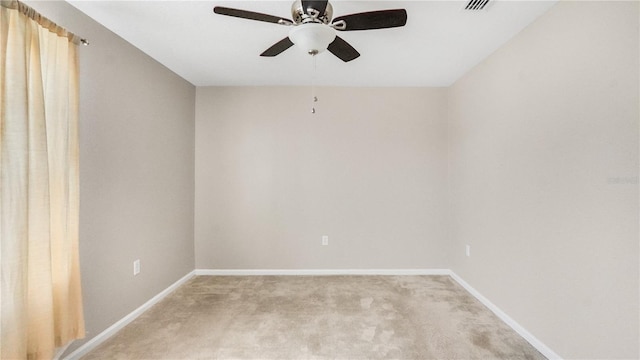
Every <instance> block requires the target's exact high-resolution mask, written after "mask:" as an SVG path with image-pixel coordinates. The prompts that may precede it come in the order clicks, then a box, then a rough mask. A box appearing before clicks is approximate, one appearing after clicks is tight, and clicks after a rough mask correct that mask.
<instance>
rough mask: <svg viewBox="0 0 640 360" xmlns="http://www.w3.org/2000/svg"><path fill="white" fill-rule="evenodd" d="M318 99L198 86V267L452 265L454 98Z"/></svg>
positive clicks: (376, 95) (365, 94)
mask: <svg viewBox="0 0 640 360" xmlns="http://www.w3.org/2000/svg"><path fill="white" fill-rule="evenodd" d="M317 91H318V98H319V102H318V103H317V104H316V108H317V113H316V114H315V115H312V114H311V113H310V109H311V89H310V88H307V87H303V88H294V87H205V88H198V89H197V96H196V98H197V100H196V204H195V205H196V211H195V213H196V222H195V247H196V268H199V269H407V268H443V267H446V266H447V259H446V248H447V243H446V240H445V239H446V229H447V226H446V217H447V214H446V207H447V191H446V189H447V185H446V166H447V164H446V151H447V147H446V138H447V136H446V97H445V95H446V92H445V90H443V89H424V88H415V89H408V88H404V89H397V88H386V89H385V88H320V89H318V90H317ZM323 235H328V236H329V245H328V246H322V245H321V237H322V236H323Z"/></svg>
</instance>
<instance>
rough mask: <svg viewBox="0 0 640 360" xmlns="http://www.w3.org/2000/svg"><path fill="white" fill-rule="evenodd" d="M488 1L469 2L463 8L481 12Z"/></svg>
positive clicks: (470, 0)
mask: <svg viewBox="0 0 640 360" xmlns="http://www.w3.org/2000/svg"><path fill="white" fill-rule="evenodd" d="M488 2H489V0H469V3H468V4H467V6H465V7H464V9H465V10H483V9H484V7H485V6H487V3H488Z"/></svg>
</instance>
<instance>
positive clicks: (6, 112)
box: [0, 0, 84, 359]
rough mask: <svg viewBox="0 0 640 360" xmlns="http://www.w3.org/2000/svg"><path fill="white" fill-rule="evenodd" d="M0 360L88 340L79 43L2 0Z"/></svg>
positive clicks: (40, 354) (47, 353)
mask: <svg viewBox="0 0 640 360" xmlns="http://www.w3.org/2000/svg"><path fill="white" fill-rule="evenodd" d="M0 5H1V6H0V11H1V14H0V15H1V16H0V28H1V30H2V33H1V38H0V42H1V43H0V49H1V51H2V53H1V57H0V106H1V110H2V111H1V133H0V196H1V198H0V236H1V239H0V261H1V263H0V271H1V273H0V275H1V276H0V278H1V283H2V284H1V293H0V308H1V309H0V310H1V313H0V315H1V316H2V319H1V323H2V327H1V328H0V331H1V339H2V342H1V343H0V358H2V359H24V358H28V359H41V358H49V359H50V358H51V357H53V354H54V351H55V348H56V347H59V346H62V345H64V344H65V343H67V342H69V341H70V340H73V339H77V338H80V337H83V336H84V320H83V314H82V301H81V291H80V273H79V261H78V64H77V55H76V51H77V44H78V40H79V39H78V38H77V37H76V36H75V35H73V34H71V33H68V32H67V31H65V30H64V29H62V28H60V27H58V26H57V25H56V24H54V23H52V22H51V21H49V20H47V19H46V18H44V17H42V16H41V15H39V14H38V13H36V12H35V11H33V9H31V8H29V7H27V6H25V5H24V4H22V3H18V2H17V1H5V0H2V1H0Z"/></svg>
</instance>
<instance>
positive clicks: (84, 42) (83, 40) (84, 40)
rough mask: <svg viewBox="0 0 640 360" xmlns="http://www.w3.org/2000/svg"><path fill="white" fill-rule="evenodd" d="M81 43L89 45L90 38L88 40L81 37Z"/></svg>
mask: <svg viewBox="0 0 640 360" xmlns="http://www.w3.org/2000/svg"><path fill="white" fill-rule="evenodd" d="M80 43H82V45H84V46H88V45H89V40H87V39H80Z"/></svg>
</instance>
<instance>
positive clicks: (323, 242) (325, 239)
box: [322, 235, 329, 246]
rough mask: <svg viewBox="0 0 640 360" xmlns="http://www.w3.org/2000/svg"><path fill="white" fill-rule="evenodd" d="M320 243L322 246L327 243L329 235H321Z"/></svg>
mask: <svg viewBox="0 0 640 360" xmlns="http://www.w3.org/2000/svg"><path fill="white" fill-rule="evenodd" d="M322 245H324V246H326V245H329V236H327V235H322Z"/></svg>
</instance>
